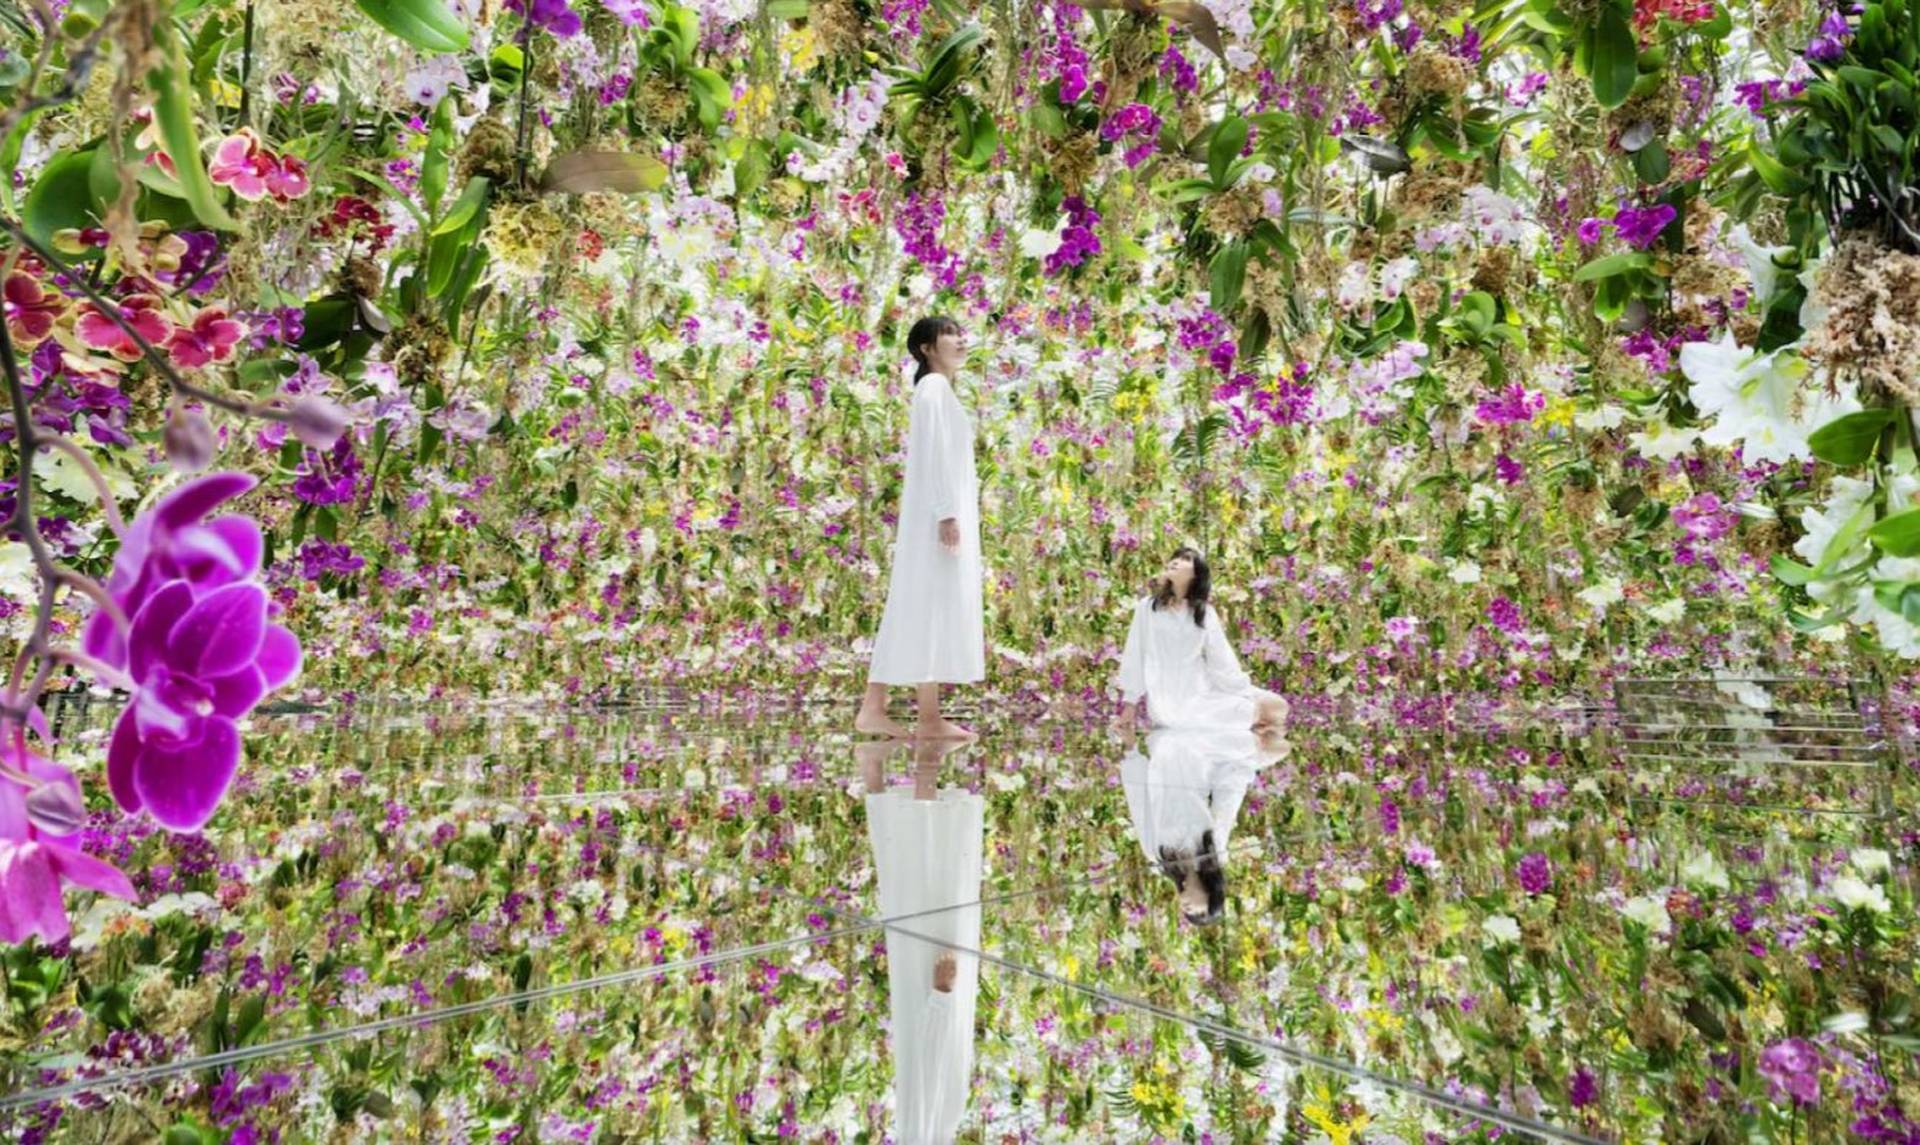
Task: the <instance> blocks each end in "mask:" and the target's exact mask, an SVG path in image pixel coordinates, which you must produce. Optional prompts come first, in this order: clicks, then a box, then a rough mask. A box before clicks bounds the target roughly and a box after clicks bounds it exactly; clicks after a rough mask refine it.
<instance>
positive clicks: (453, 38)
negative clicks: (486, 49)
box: [353, 0, 467, 52]
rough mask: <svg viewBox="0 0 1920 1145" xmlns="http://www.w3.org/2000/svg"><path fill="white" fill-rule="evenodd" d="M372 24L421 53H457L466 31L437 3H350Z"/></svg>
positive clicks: (367, 0) (377, 0) (374, 0)
mask: <svg viewBox="0 0 1920 1145" xmlns="http://www.w3.org/2000/svg"><path fill="white" fill-rule="evenodd" d="M353 2H354V3H355V4H356V5H358V6H359V8H360V10H361V11H362V12H365V13H366V14H367V16H368V18H369V19H371V20H372V21H373V22H374V23H376V24H378V25H380V26H381V27H382V28H385V29H386V30H387V31H389V32H392V33H393V34H394V35H396V36H398V37H400V38H401V39H403V40H405V41H406V42H407V43H409V44H412V45H413V46H414V47H416V48H419V49H420V50H421V51H423V52H458V51H463V50H465V48H466V46H467V29H466V27H465V26H464V25H463V24H461V23H460V18H459V17H458V16H455V15H454V14H453V11H452V10H451V9H449V8H448V7H447V6H446V5H445V4H443V3H441V2H440V0H353Z"/></svg>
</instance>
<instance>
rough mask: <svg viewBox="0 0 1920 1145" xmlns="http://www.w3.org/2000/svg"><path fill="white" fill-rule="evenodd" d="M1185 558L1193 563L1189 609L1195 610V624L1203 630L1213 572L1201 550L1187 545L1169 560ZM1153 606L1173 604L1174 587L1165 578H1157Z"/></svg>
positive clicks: (1188, 588)
mask: <svg viewBox="0 0 1920 1145" xmlns="http://www.w3.org/2000/svg"><path fill="white" fill-rule="evenodd" d="M1181 557H1185V558H1187V559H1188V560H1190V561H1192V562H1193V583H1191V584H1189V585H1187V607H1189V608H1191V609H1193V622H1194V624H1196V625H1198V626H1199V627H1201V628H1205V627H1206V626H1207V595H1208V594H1209V593H1211V592H1212V591H1213V570H1212V569H1210V568H1208V567H1207V558H1205V557H1203V556H1201V555H1200V550H1198V549H1194V548H1189V547H1187V546H1185V545H1182V546H1181V547H1179V548H1177V549H1175V550H1174V551H1173V556H1171V557H1168V558H1167V559H1168V560H1178V559H1179V558H1181ZM1153 584H1154V589H1153V606H1154V607H1155V608H1165V607H1167V606H1168V605H1169V604H1172V603H1173V585H1172V583H1170V582H1169V581H1168V580H1167V578H1165V577H1155V578H1154V581H1153Z"/></svg>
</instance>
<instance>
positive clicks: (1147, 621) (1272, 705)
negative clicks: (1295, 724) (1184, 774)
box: [1114, 548, 1287, 731]
mask: <svg viewBox="0 0 1920 1145" xmlns="http://www.w3.org/2000/svg"><path fill="white" fill-rule="evenodd" d="M1212 588H1213V575H1212V573H1211V571H1210V570H1209V569H1208V568H1207V562H1206V560H1205V559H1203V558H1202V557H1201V556H1200V554H1199V553H1198V552H1196V551H1195V550H1193V549H1190V548H1182V549H1179V550H1177V551H1176V552H1175V553H1174V554H1173V556H1172V558H1171V559H1169V560H1168V561H1167V566H1166V569H1165V570H1164V571H1163V572H1162V574H1161V575H1160V576H1158V577H1156V578H1154V591H1153V592H1152V593H1151V594H1150V595H1148V596H1145V597H1142V598H1141V600H1140V601H1139V603H1137V604H1136V605H1134V609H1133V624H1132V626H1131V627H1130V628H1128V629H1127V647H1126V650H1125V651H1124V652H1122V653H1121V655H1120V674H1119V676H1118V678H1117V679H1116V680H1115V681H1114V683H1115V686H1117V687H1118V688H1119V689H1120V693H1121V699H1122V703H1123V704H1124V706H1123V708H1122V709H1121V718H1122V720H1123V722H1125V723H1129V724H1130V723H1132V722H1133V721H1134V720H1135V719H1136V718H1137V715H1136V713H1137V710H1138V706H1139V705H1140V703H1141V702H1142V701H1143V700H1144V701H1145V703H1146V708H1147V716H1148V718H1149V719H1150V720H1151V721H1152V722H1153V726H1155V727H1174V728H1220V727H1226V728H1246V729H1250V730H1253V731H1264V730H1266V729H1268V728H1278V727H1281V726H1282V725H1283V724H1285V722H1286V719H1287V702H1286V701H1285V700H1282V699H1281V698H1280V697H1279V696H1276V695H1274V694H1273V693H1272V692H1269V691H1267V690H1265V689H1264V688H1256V687H1254V685H1253V680H1252V679H1251V678H1249V677H1248V675H1247V674H1246V672H1245V671H1243V670H1242V669H1241V667H1240V660H1239V658H1238V657H1236V656H1235V655H1234V654H1233V645H1231V644H1229V643H1227V631H1226V629H1225V628H1223V627H1222V626H1221V624H1220V615H1219V613H1217V612H1215V611H1214V609H1213V606H1212V605H1210V604H1208V603H1207V597H1208V596H1209V594H1210V593H1211V591H1212Z"/></svg>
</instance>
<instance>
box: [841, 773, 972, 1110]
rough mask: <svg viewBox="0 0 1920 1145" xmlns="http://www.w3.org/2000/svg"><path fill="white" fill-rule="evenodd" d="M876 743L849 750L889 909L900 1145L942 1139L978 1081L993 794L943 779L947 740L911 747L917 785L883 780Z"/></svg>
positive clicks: (884, 908) (883, 904) (883, 910)
mask: <svg viewBox="0 0 1920 1145" xmlns="http://www.w3.org/2000/svg"><path fill="white" fill-rule="evenodd" d="M876 749H879V750H884V748H881V745H878V744H858V745H855V748H854V753H855V755H856V756H861V757H862V758H861V764H862V768H861V770H862V771H863V772H865V773H866V775H865V778H866V789H867V796H866V810H867V837H868V840H869V841H870V842H871V843H872V845H873V865H874V874H875V881H876V882H878V884H879V887H878V889H879V899H880V902H879V907H880V917H881V918H882V919H883V920H886V942H887V998H888V1009H889V1011H890V1017H891V1019H892V1034H893V1092H894V1130H895V1131H894V1135H893V1136H894V1140H896V1141H899V1142H900V1143H901V1145H947V1143H948V1142H951V1141H953V1139H954V1134H955V1133H956V1132H957V1131H958V1130H959V1128H960V1124H961V1122H962V1121H964V1120H965V1119H966V1112H967V1097H968V1095H969V1094H970V1093H971V1091H972V1081H973V1021H974V1010H975V1004H976V999H977V998H978V996H979V990H980V960H979V958H978V956H977V955H975V954H974V953H973V952H974V951H977V950H979V949H980V879H981V874H982V871H983V869H984V868H983V865H982V863H983V859H984V855H985V821H984V819H983V818H982V816H983V814H984V812H985V807H986V804H985V802H984V801H983V800H982V799H981V797H980V796H978V795H974V794H971V793H969V792H966V791H959V790H955V789H952V788H948V789H946V790H941V789H939V786H938V783H939V771H940V760H941V757H942V756H943V755H944V754H945V753H946V752H948V751H951V750H952V746H945V747H943V746H940V745H936V744H933V743H931V742H927V743H923V744H921V745H919V746H918V747H917V748H916V749H915V751H914V757H915V758H914V764H915V767H914V772H915V774H914V785H913V787H912V789H910V790H909V789H907V788H903V787H893V788H889V787H888V786H886V782H885V779H884V773H883V766H884V757H876V756H875V755H873V754H872V753H873V752H874V751H875V750H876Z"/></svg>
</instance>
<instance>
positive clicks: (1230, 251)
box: [1209, 239, 1247, 314]
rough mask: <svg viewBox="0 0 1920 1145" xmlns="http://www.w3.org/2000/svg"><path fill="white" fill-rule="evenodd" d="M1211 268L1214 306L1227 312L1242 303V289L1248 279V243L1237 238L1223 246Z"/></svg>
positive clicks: (1215, 256)
mask: <svg viewBox="0 0 1920 1145" xmlns="http://www.w3.org/2000/svg"><path fill="white" fill-rule="evenodd" d="M1209 270H1210V271H1211V275H1210V277H1211V287H1212V291H1213V308H1214V309H1215V310H1218V311H1220V312H1221V313H1222V314H1225V313H1227V312H1228V311H1231V310H1232V309H1233V308H1234V307H1235V306H1238V305H1239V304H1240V290H1241V288H1242V287H1243V286H1244V285H1245V284H1246V280H1247V244H1246V243H1245V242H1242V241H1240V240H1238V239H1235V240H1234V241H1233V242H1230V243H1227V244H1226V245H1224V246H1222V247H1221V248H1220V249H1219V250H1218V251H1217V252H1215V254H1214V256H1213V263H1212V265H1211V266H1210V267H1209Z"/></svg>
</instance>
